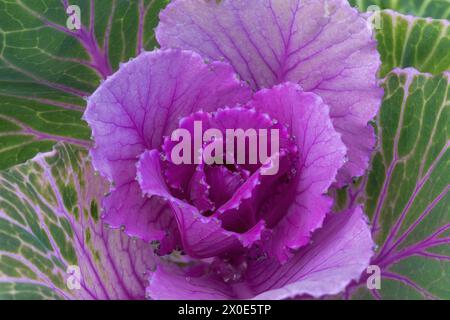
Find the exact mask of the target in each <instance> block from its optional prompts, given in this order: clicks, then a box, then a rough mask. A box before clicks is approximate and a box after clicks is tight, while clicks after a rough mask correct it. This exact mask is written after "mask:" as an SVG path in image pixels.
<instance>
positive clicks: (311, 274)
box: [85, 0, 383, 299]
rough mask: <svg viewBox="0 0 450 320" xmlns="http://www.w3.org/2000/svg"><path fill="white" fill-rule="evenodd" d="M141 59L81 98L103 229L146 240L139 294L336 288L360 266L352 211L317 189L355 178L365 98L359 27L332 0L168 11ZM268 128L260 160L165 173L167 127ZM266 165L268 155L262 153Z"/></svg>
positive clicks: (180, 2)
mask: <svg viewBox="0 0 450 320" xmlns="http://www.w3.org/2000/svg"><path fill="white" fill-rule="evenodd" d="M156 36H157V40H158V42H159V43H160V45H161V49H158V50H155V51H153V52H143V53H141V54H140V55H139V56H138V57H136V58H135V59H133V60H132V61H130V62H128V63H126V64H124V65H122V66H121V67H120V69H119V70H118V71H117V72H116V73H115V74H114V75H112V76H111V77H109V78H108V79H107V80H106V81H105V82H103V83H102V84H101V85H100V87H99V88H98V89H97V90H96V92H95V93H94V94H93V95H92V96H91V97H90V98H89V101H88V107H87V110H86V113H85V119H86V121H87V122H88V123H89V125H90V126H91V128H92V131H93V137H94V140H95V147H94V148H92V150H91V157H92V161H93V165H94V167H95V168H96V170H98V171H99V172H100V174H101V175H103V176H104V177H106V178H107V179H108V180H109V181H110V182H111V192H110V194H109V195H108V196H106V197H105V199H104V202H103V208H104V217H103V218H104V221H105V222H107V223H108V224H109V225H110V226H112V227H114V228H123V229H124V230H125V232H126V233H127V234H128V235H129V236H133V237H137V238H140V239H143V240H145V241H148V242H152V243H153V244H154V245H155V252H156V253H157V255H158V256H159V257H158V258H157V261H156V269H155V270H153V271H152V272H151V275H150V278H149V285H148V287H147V294H148V296H149V297H150V298H153V299H225V298H254V297H256V298H268V299H283V298H292V297H296V296H301V295H309V296H314V297H319V296H323V295H328V294H337V293H339V292H341V291H342V290H343V289H344V288H345V287H346V286H347V285H348V284H349V283H350V282H351V281H352V280H357V279H358V278H359V277H360V275H361V273H362V271H363V270H364V269H365V268H366V267H367V266H368V264H369V260H370V258H371V256H372V253H373V241H372V238H371V234H370V231H369V228H368V226H367V222H366V219H365V215H364V213H363V212H362V209H361V207H358V206H356V207H353V208H350V209H348V210H346V211H344V212H340V213H332V205H333V201H332V198H331V197H329V196H328V195H327V192H328V190H329V188H330V187H332V186H339V187H340V186H344V185H346V184H348V183H350V182H351V181H352V179H353V178H355V177H359V176H362V175H363V174H364V172H365V170H366V169H367V166H368V162H369V159H370V155H371V152H372V150H373V148H374V145H375V136H374V132H373V128H372V127H371V125H370V124H369V122H370V121H371V120H372V119H373V117H374V116H375V115H376V113H377V111H378V108H379V106H380V103H381V98H382V94H383V92H382V89H380V88H379V87H378V85H377V77H376V73H377V70H378V68H379V66H380V59H379V55H378V53H377V51H376V43H375V41H374V40H373V36H372V30H371V27H370V25H369V24H368V22H367V21H366V20H365V19H364V18H363V17H362V16H361V15H360V14H359V13H358V12H357V11H356V10H355V9H353V8H351V7H350V5H349V4H348V3H347V1H344V0H328V1H322V0H319V1H318V0H304V1H300V0H286V1H277V0H222V1H220V3H218V2H216V1H199V0H177V1H172V2H171V3H170V4H169V5H168V6H167V8H166V9H164V11H163V12H162V13H161V14H160V24H159V26H158V28H157V30H156ZM195 121H200V122H201V123H202V125H203V127H207V128H216V129H218V130H219V131H221V132H223V133H224V132H225V130H226V129H244V130H245V129H248V128H254V129H273V128H276V129H279V131H280V151H279V152H278V153H277V154H275V155H274V157H277V159H276V160H277V161H278V163H279V170H278V172H277V174H275V175H264V174H263V170H265V169H267V166H270V165H271V163H270V162H269V163H265V164H261V165H217V164H214V165H207V164H205V163H200V164H197V165H196V164H175V163H174V162H173V161H172V160H173V159H172V158H171V151H172V149H173V147H174V144H173V142H172V141H170V139H169V137H170V136H171V134H172V132H173V131H174V130H176V129H178V128H183V129H186V130H188V131H189V132H193V127H194V122H195ZM272 160H274V159H272Z"/></svg>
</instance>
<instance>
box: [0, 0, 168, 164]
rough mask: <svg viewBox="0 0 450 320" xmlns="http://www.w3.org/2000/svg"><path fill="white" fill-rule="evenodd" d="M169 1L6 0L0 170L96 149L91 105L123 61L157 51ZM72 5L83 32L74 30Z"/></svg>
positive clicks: (2, 9) (1, 35)
mask: <svg viewBox="0 0 450 320" xmlns="http://www.w3.org/2000/svg"><path fill="white" fill-rule="evenodd" d="M166 4H167V0H140V1H137V0H136V1H125V0H113V1H93V0H91V1H87V0H85V1H70V4H69V1H64V0H62V1H60V0H44V1H33V0H19V1H0V169H6V168H9V167H11V166H14V165H16V164H19V163H23V162H24V161H26V160H28V159H30V158H32V157H33V156H34V155H35V154H37V153H38V152H44V151H50V150H51V149H52V147H53V146H54V145H55V144H56V143H57V142H61V141H62V142H68V143H72V144H77V145H81V146H88V145H89V137H90V130H89V128H88V126H87V125H86V123H84V122H83V121H82V120H81V116H82V113H83V110H84V106H85V101H84V100H83V98H84V97H85V96H88V95H90V94H91V93H92V92H93V91H94V90H95V89H96V88H97V86H98V85H99V83H100V81H101V80H102V79H104V78H106V77H107V76H109V75H110V74H111V73H112V72H113V71H114V70H116V69H117V68H118V66H119V64H120V63H121V62H122V61H127V60H129V59H130V58H132V57H135V56H136V55H137V54H138V53H139V52H140V51H141V50H144V49H146V50H151V49H153V47H155V46H156V41H155V37H154V32H153V29H154V28H155V27H156V25H157V23H158V13H159V11H160V9H161V8H163V7H164V6H165V5H166ZM69 5H78V6H79V7H80V17H81V22H82V25H81V29H80V30H76V29H75V30H69V29H68V27H67V25H66V23H67V21H68V19H69V15H68V14H67V13H66V9H67V7H68V6H69Z"/></svg>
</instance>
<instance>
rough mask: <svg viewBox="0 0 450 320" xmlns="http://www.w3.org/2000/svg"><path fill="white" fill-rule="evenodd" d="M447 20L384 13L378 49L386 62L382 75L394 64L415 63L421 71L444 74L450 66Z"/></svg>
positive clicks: (409, 64)
mask: <svg viewBox="0 0 450 320" xmlns="http://www.w3.org/2000/svg"><path fill="white" fill-rule="evenodd" d="M449 24H450V23H449V21H447V20H433V19H423V18H415V17H411V16H404V15H401V14H398V13H396V12H394V11H390V10H386V11H383V12H382V13H381V29H379V30H377V33H376V37H377V40H378V51H379V52H380V54H381V60H382V62H383V64H382V68H381V77H384V76H386V74H387V73H388V72H390V71H391V70H392V69H394V68H406V67H413V68H416V69H417V70H419V71H420V72H427V73H432V74H440V73H442V72H444V71H447V70H449V69H450V55H449V54H448V53H449V51H450V28H449Z"/></svg>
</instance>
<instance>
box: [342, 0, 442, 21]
mask: <svg viewBox="0 0 450 320" xmlns="http://www.w3.org/2000/svg"><path fill="white" fill-rule="evenodd" d="M349 2H350V4H351V5H352V6H355V7H358V8H359V9H360V10H361V11H366V10H367V8H368V7H369V6H373V5H375V6H378V7H379V8H380V9H392V10H395V11H398V12H401V13H404V14H410V15H414V16H419V17H429V18H436V19H450V1H449V0H349Z"/></svg>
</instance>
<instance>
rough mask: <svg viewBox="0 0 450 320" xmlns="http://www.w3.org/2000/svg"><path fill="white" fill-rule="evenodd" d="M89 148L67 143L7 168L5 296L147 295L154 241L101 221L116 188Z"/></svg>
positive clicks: (2, 256)
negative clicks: (108, 194)
mask: <svg viewBox="0 0 450 320" xmlns="http://www.w3.org/2000/svg"><path fill="white" fill-rule="evenodd" d="M86 155H87V154H86V151H83V150H82V149H81V148H78V147H74V146H72V145H60V146H58V147H57V148H56V149H55V150H54V151H53V152H51V153H47V154H40V155H38V156H37V157H36V158H35V159H33V160H30V161H28V162H27V163H26V164H23V165H19V166H16V167H14V169H10V170H8V171H5V172H4V173H1V174H0V300H1V299H61V298H75V299H134V298H144V292H145V288H144V277H145V275H144V273H145V272H146V271H147V270H149V269H150V268H152V267H153V262H152V257H153V255H152V250H151V247H150V245H148V244H144V243H142V242H140V241H137V240H133V239H131V238H129V237H127V236H126V235H125V234H124V233H123V232H121V231H119V230H111V229H109V228H107V227H105V226H104V225H103V224H102V223H101V221H100V220H99V219H100V214H99V210H100V209H99V208H100V201H101V199H102V198H103V194H104V192H105V191H106V190H107V189H108V188H107V186H106V184H105V182H104V181H103V179H102V178H100V177H99V176H97V175H95V174H94V172H93V169H92V167H91V166H90V164H89V162H88V160H87V157H86ZM70 265H77V266H79V267H80V271H81V285H82V286H81V289H80V290H69V288H68V287H67V285H66V283H67V280H68V279H69V274H68V273H67V272H66V271H67V267H68V266H70Z"/></svg>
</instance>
